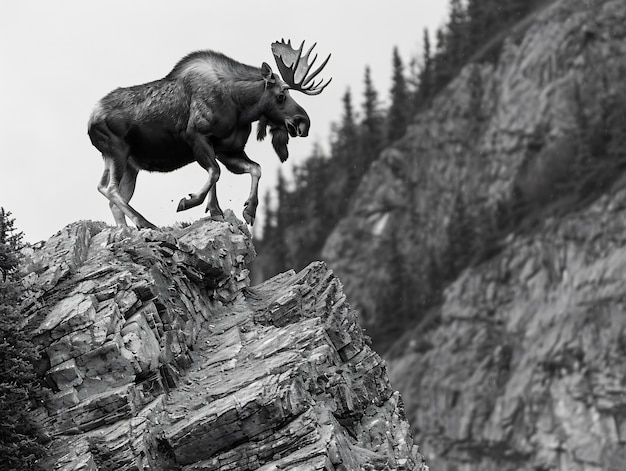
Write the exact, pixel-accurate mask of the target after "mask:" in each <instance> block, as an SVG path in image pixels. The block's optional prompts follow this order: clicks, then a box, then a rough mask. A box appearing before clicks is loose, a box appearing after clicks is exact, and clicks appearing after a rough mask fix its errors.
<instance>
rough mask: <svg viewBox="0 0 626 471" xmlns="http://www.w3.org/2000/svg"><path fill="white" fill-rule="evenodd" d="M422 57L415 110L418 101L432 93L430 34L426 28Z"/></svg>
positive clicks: (421, 101) (418, 103) (425, 100)
mask: <svg viewBox="0 0 626 471" xmlns="http://www.w3.org/2000/svg"><path fill="white" fill-rule="evenodd" d="M422 41H423V43H422V48H423V59H422V69H421V71H420V75H419V88H418V92H417V93H416V94H415V98H414V100H413V102H414V109H415V110H417V109H418V107H419V105H420V103H425V102H427V101H428V99H429V98H430V97H431V95H432V81H433V63H432V62H433V60H432V57H431V50H430V34H429V32H428V28H424V35H423V39H422Z"/></svg>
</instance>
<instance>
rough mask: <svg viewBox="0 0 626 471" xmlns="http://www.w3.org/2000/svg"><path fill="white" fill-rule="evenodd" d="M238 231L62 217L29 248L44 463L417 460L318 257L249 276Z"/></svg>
mask: <svg viewBox="0 0 626 471" xmlns="http://www.w3.org/2000/svg"><path fill="white" fill-rule="evenodd" d="M253 256H254V249H253V247H252V245H251V241H250V237H249V233H248V232H247V229H246V228H245V226H243V225H242V224H241V223H240V222H238V221H237V220H236V219H235V218H234V217H233V216H232V214H230V215H229V216H228V222H215V221H210V220H206V221H200V222H197V223H194V224H193V225H191V226H189V227H186V228H181V229H171V230H163V231H153V230H141V231H137V230H129V229H124V230H121V229H114V228H110V227H106V226H105V225H104V224H102V223H92V222H79V223H75V224H72V225H70V226H68V227H66V228H65V229H63V230H62V231H61V232H59V233H58V234H57V235H55V236H54V237H52V238H51V239H50V240H49V241H47V242H46V243H45V244H43V245H42V246H41V247H38V248H36V249H34V250H32V251H31V252H30V253H29V254H27V263H26V265H25V271H26V272H28V273H30V274H29V275H28V276H27V277H26V279H25V284H26V285H27V292H28V297H27V299H26V301H25V303H24V306H23V310H24V313H25V315H26V328H28V329H31V330H33V332H34V335H35V340H36V342H37V343H38V344H39V345H40V346H41V350H42V363H41V365H39V370H40V372H41V373H42V375H43V376H44V378H45V381H46V383H47V384H48V386H49V387H50V394H49V397H48V398H47V400H46V402H45V407H44V408H42V410H41V411H40V413H41V420H42V422H43V424H44V428H45V430H46V431H47V432H48V433H49V434H50V435H51V437H52V438H53V441H52V446H51V452H50V457H49V458H48V459H47V460H46V461H45V462H44V463H42V464H43V466H44V467H45V468H46V469H55V470H68V471H69V470H105V469H106V470H149V469H153V470H168V469H171V470H188V471H190V470H200V469H202V470H216V471H217V470H222V471H226V470H252V469H262V470H279V469H294V470H360V469H365V470H367V469H370V470H379V469H398V470H400V469H406V470H413V469H415V470H421V469H427V468H426V466H425V465H423V460H422V457H421V455H420V454H419V453H418V450H417V446H416V445H414V443H413V440H412V438H411V434H410V431H409V426H408V423H407V422H406V420H405V416H404V410H403V404H402V401H401V398H400V396H399V394H398V393H397V392H395V391H394V390H393V389H392V387H391V385H390V383H389V380H388V377H387V374H386V367H385V364H384V362H383V361H382V360H381V358H380V357H379V356H378V355H377V354H376V353H374V352H373V351H372V350H371V349H370V348H369V346H368V345H367V343H366V339H365V338H364V336H363V333H362V331H361V329H360V327H359V326H358V324H357V322H356V316H355V314H354V312H353V311H352V310H351V309H350V307H349V305H348V303H347V302H346V299H345V296H344V295H343V292H342V286H341V284H340V282H339V281H338V279H337V278H335V277H334V276H333V274H332V272H331V271H330V270H328V268H326V266H325V265H323V264H322V263H315V264H312V265H311V266H309V267H307V268H306V269H305V270H303V271H302V272H301V273H298V274H296V273H293V272H290V273H284V274H282V275H279V276H277V277H275V278H273V279H271V280H268V281H267V282H265V283H264V284H262V285H259V286H256V287H254V288H251V287H250V286H249V281H248V272H247V269H246V265H247V264H248V263H249V262H250V260H251V258H252V257H253Z"/></svg>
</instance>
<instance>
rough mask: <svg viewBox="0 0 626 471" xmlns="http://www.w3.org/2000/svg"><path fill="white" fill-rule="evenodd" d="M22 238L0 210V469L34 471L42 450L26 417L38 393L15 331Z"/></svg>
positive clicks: (31, 358) (27, 344)
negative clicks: (0, 271)
mask: <svg viewBox="0 0 626 471" xmlns="http://www.w3.org/2000/svg"><path fill="white" fill-rule="evenodd" d="M22 237H23V234H22V233H21V232H19V231H17V230H16V229H15V227H14V219H12V218H11V213H10V212H8V211H5V210H4V208H0V263H1V264H2V267H1V269H2V272H3V276H2V278H1V279H0V468H1V469H20V470H27V469H36V466H35V462H36V460H37V459H38V458H40V457H42V456H43V453H44V448H43V445H42V442H43V440H42V436H43V434H42V433H41V430H40V428H39V425H38V424H37V423H36V422H35V421H34V420H33V419H32V417H31V416H30V413H31V411H32V410H33V408H34V407H35V401H36V399H37V398H36V393H37V391H39V385H38V381H37V377H36V375H35V373H34V369H33V363H34V362H35V361H36V359H37V355H36V353H35V352H36V349H35V346H34V345H33V343H32V342H31V341H30V339H29V338H28V336H27V334H26V333H25V332H24V331H23V330H22V329H21V328H20V327H19V322H20V320H21V316H20V312H19V308H18V306H19V301H20V296H21V285H20V283H19V279H18V277H17V274H16V268H17V266H18V260H19V257H18V250H19V248H20V247H21V246H22Z"/></svg>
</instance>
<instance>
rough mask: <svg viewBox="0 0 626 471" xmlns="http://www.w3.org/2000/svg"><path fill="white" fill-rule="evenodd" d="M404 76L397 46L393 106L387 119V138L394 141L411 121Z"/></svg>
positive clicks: (394, 61)
mask: <svg viewBox="0 0 626 471" xmlns="http://www.w3.org/2000/svg"><path fill="white" fill-rule="evenodd" d="M408 98H409V93H408V88H407V84H406V79H405V77H404V65H403V63H402V58H401V57H400V53H399V51H398V48H397V47H394V48H393V75H392V85H391V106H390V108H389V116H388V119H387V122H388V126H387V139H388V140H389V142H393V141H395V140H397V139H399V138H400V137H402V136H403V135H404V133H405V132H406V128H407V125H408V123H409V113H410V102H409V99H408Z"/></svg>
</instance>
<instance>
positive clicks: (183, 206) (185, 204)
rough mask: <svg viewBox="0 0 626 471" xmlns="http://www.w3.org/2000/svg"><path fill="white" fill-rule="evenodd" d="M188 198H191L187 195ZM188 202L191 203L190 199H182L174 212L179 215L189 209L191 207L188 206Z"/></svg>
mask: <svg viewBox="0 0 626 471" xmlns="http://www.w3.org/2000/svg"><path fill="white" fill-rule="evenodd" d="M189 196H191V195H189ZM190 201H191V198H182V199H181V200H180V201H179V202H178V207H177V208H176V212H177V213H179V212H181V211H184V210H185V209H189V208H191V205H190V204H189V202H190Z"/></svg>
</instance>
